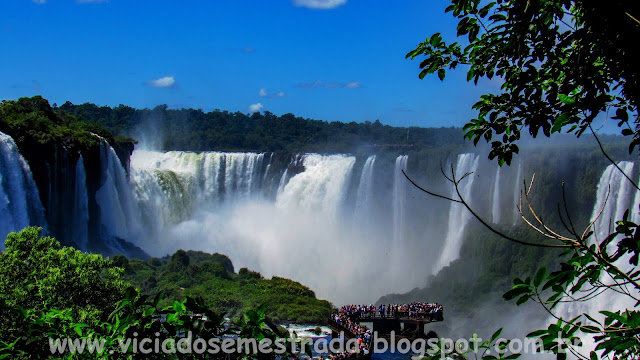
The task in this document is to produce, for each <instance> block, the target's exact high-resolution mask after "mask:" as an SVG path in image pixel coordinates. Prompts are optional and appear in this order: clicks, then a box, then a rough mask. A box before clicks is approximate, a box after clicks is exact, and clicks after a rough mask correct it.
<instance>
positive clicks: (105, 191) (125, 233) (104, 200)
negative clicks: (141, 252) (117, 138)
mask: <svg viewBox="0 0 640 360" xmlns="http://www.w3.org/2000/svg"><path fill="white" fill-rule="evenodd" d="M100 162H101V164H100V165H101V168H102V174H103V182H102V185H101V186H100V188H99V189H98V191H96V196H95V198H96V202H97V204H98V207H99V208H100V224H101V229H100V233H101V234H100V235H101V237H102V238H103V239H105V240H106V241H107V242H108V243H107V244H106V246H107V247H108V248H110V249H111V250H112V251H116V252H117V251H122V249H121V248H120V246H119V245H118V242H117V241H116V238H120V239H127V240H133V239H136V238H137V237H138V236H139V235H140V233H141V227H140V220H139V216H138V215H139V210H138V207H137V203H136V202H135V201H134V197H133V194H132V191H131V187H130V186H129V182H128V181H127V174H126V173H125V171H124V168H123V167H122V164H121V163H120V160H119V159H118V156H117V155H116V152H115V150H113V148H112V147H111V146H109V144H108V143H106V142H104V141H103V142H102V143H101V144H100Z"/></svg>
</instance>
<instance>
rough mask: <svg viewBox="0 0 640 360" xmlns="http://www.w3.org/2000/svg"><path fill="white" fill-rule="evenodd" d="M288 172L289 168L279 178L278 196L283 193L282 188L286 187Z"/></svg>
mask: <svg viewBox="0 0 640 360" xmlns="http://www.w3.org/2000/svg"><path fill="white" fill-rule="evenodd" d="M288 172H289V168H286V169H285V170H284V173H282V176H281V177H280V182H279V183H278V195H280V194H281V193H282V192H283V191H284V186H285V185H287V173H288Z"/></svg>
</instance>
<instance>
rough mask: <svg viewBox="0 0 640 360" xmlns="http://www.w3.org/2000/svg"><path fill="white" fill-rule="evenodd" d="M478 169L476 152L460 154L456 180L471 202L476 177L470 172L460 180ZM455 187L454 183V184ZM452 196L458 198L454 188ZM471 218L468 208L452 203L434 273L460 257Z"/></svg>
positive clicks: (466, 198) (464, 196) (462, 192)
mask: <svg viewBox="0 0 640 360" xmlns="http://www.w3.org/2000/svg"><path fill="white" fill-rule="evenodd" d="M477 169H478V156H477V155H475V154H460V155H458V162H457V164H456V169H455V175H456V180H458V181H460V183H459V189H460V194H461V195H462V197H463V198H464V199H465V200H466V201H468V202H470V201H471V191H472V188H473V181H474V179H475V177H476V176H475V175H474V174H470V175H469V176H467V177H466V178H464V179H462V180H460V178H461V177H462V176H464V175H465V174H467V173H474V172H475V171H476V170H477ZM452 187H453V185H452ZM451 197H452V198H453V199H457V198H458V194H457V192H456V190H455V188H453V189H452V190H451ZM470 219H471V214H470V213H469V212H468V211H467V209H466V208H465V207H464V206H463V205H462V204H458V203H453V202H452V203H451V207H450V209H449V221H448V229H447V235H446V237H445V243H444V248H443V250H442V252H441V254H440V257H439V259H438V261H437V262H436V265H435V267H434V269H433V273H434V274H435V273H437V272H438V271H440V269H442V268H443V267H445V266H447V265H449V264H450V263H451V262H452V261H454V260H455V259H457V258H458V255H459V254H460V247H461V246H462V240H463V239H464V229H465V227H466V226H467V223H468V222H469V220H470Z"/></svg>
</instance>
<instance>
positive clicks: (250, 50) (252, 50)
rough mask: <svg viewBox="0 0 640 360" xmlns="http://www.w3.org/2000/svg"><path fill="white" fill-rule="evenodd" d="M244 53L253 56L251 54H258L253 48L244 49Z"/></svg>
mask: <svg viewBox="0 0 640 360" xmlns="http://www.w3.org/2000/svg"><path fill="white" fill-rule="evenodd" d="M242 51H244V52H246V53H249V54H251V53H254V52H256V49H254V48H252V47H246V48H244V49H242Z"/></svg>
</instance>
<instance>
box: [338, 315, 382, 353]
mask: <svg viewBox="0 0 640 360" xmlns="http://www.w3.org/2000/svg"><path fill="white" fill-rule="evenodd" d="M350 315H351V314H347V313H343V312H338V313H335V314H332V315H331V320H333V321H335V322H336V323H338V324H339V325H342V326H344V327H345V328H346V329H347V330H349V331H350V332H351V333H352V334H354V335H355V336H356V340H357V341H358V348H359V350H360V354H365V355H366V354H368V353H369V348H370V345H371V336H372V335H371V330H369V329H368V328H367V327H366V326H365V325H361V324H358V323H356V322H353V321H351V316H350ZM353 354H354V352H353V351H346V352H344V353H340V354H336V355H335V356H334V357H333V358H334V359H347V358H349V357H352V356H353Z"/></svg>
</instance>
